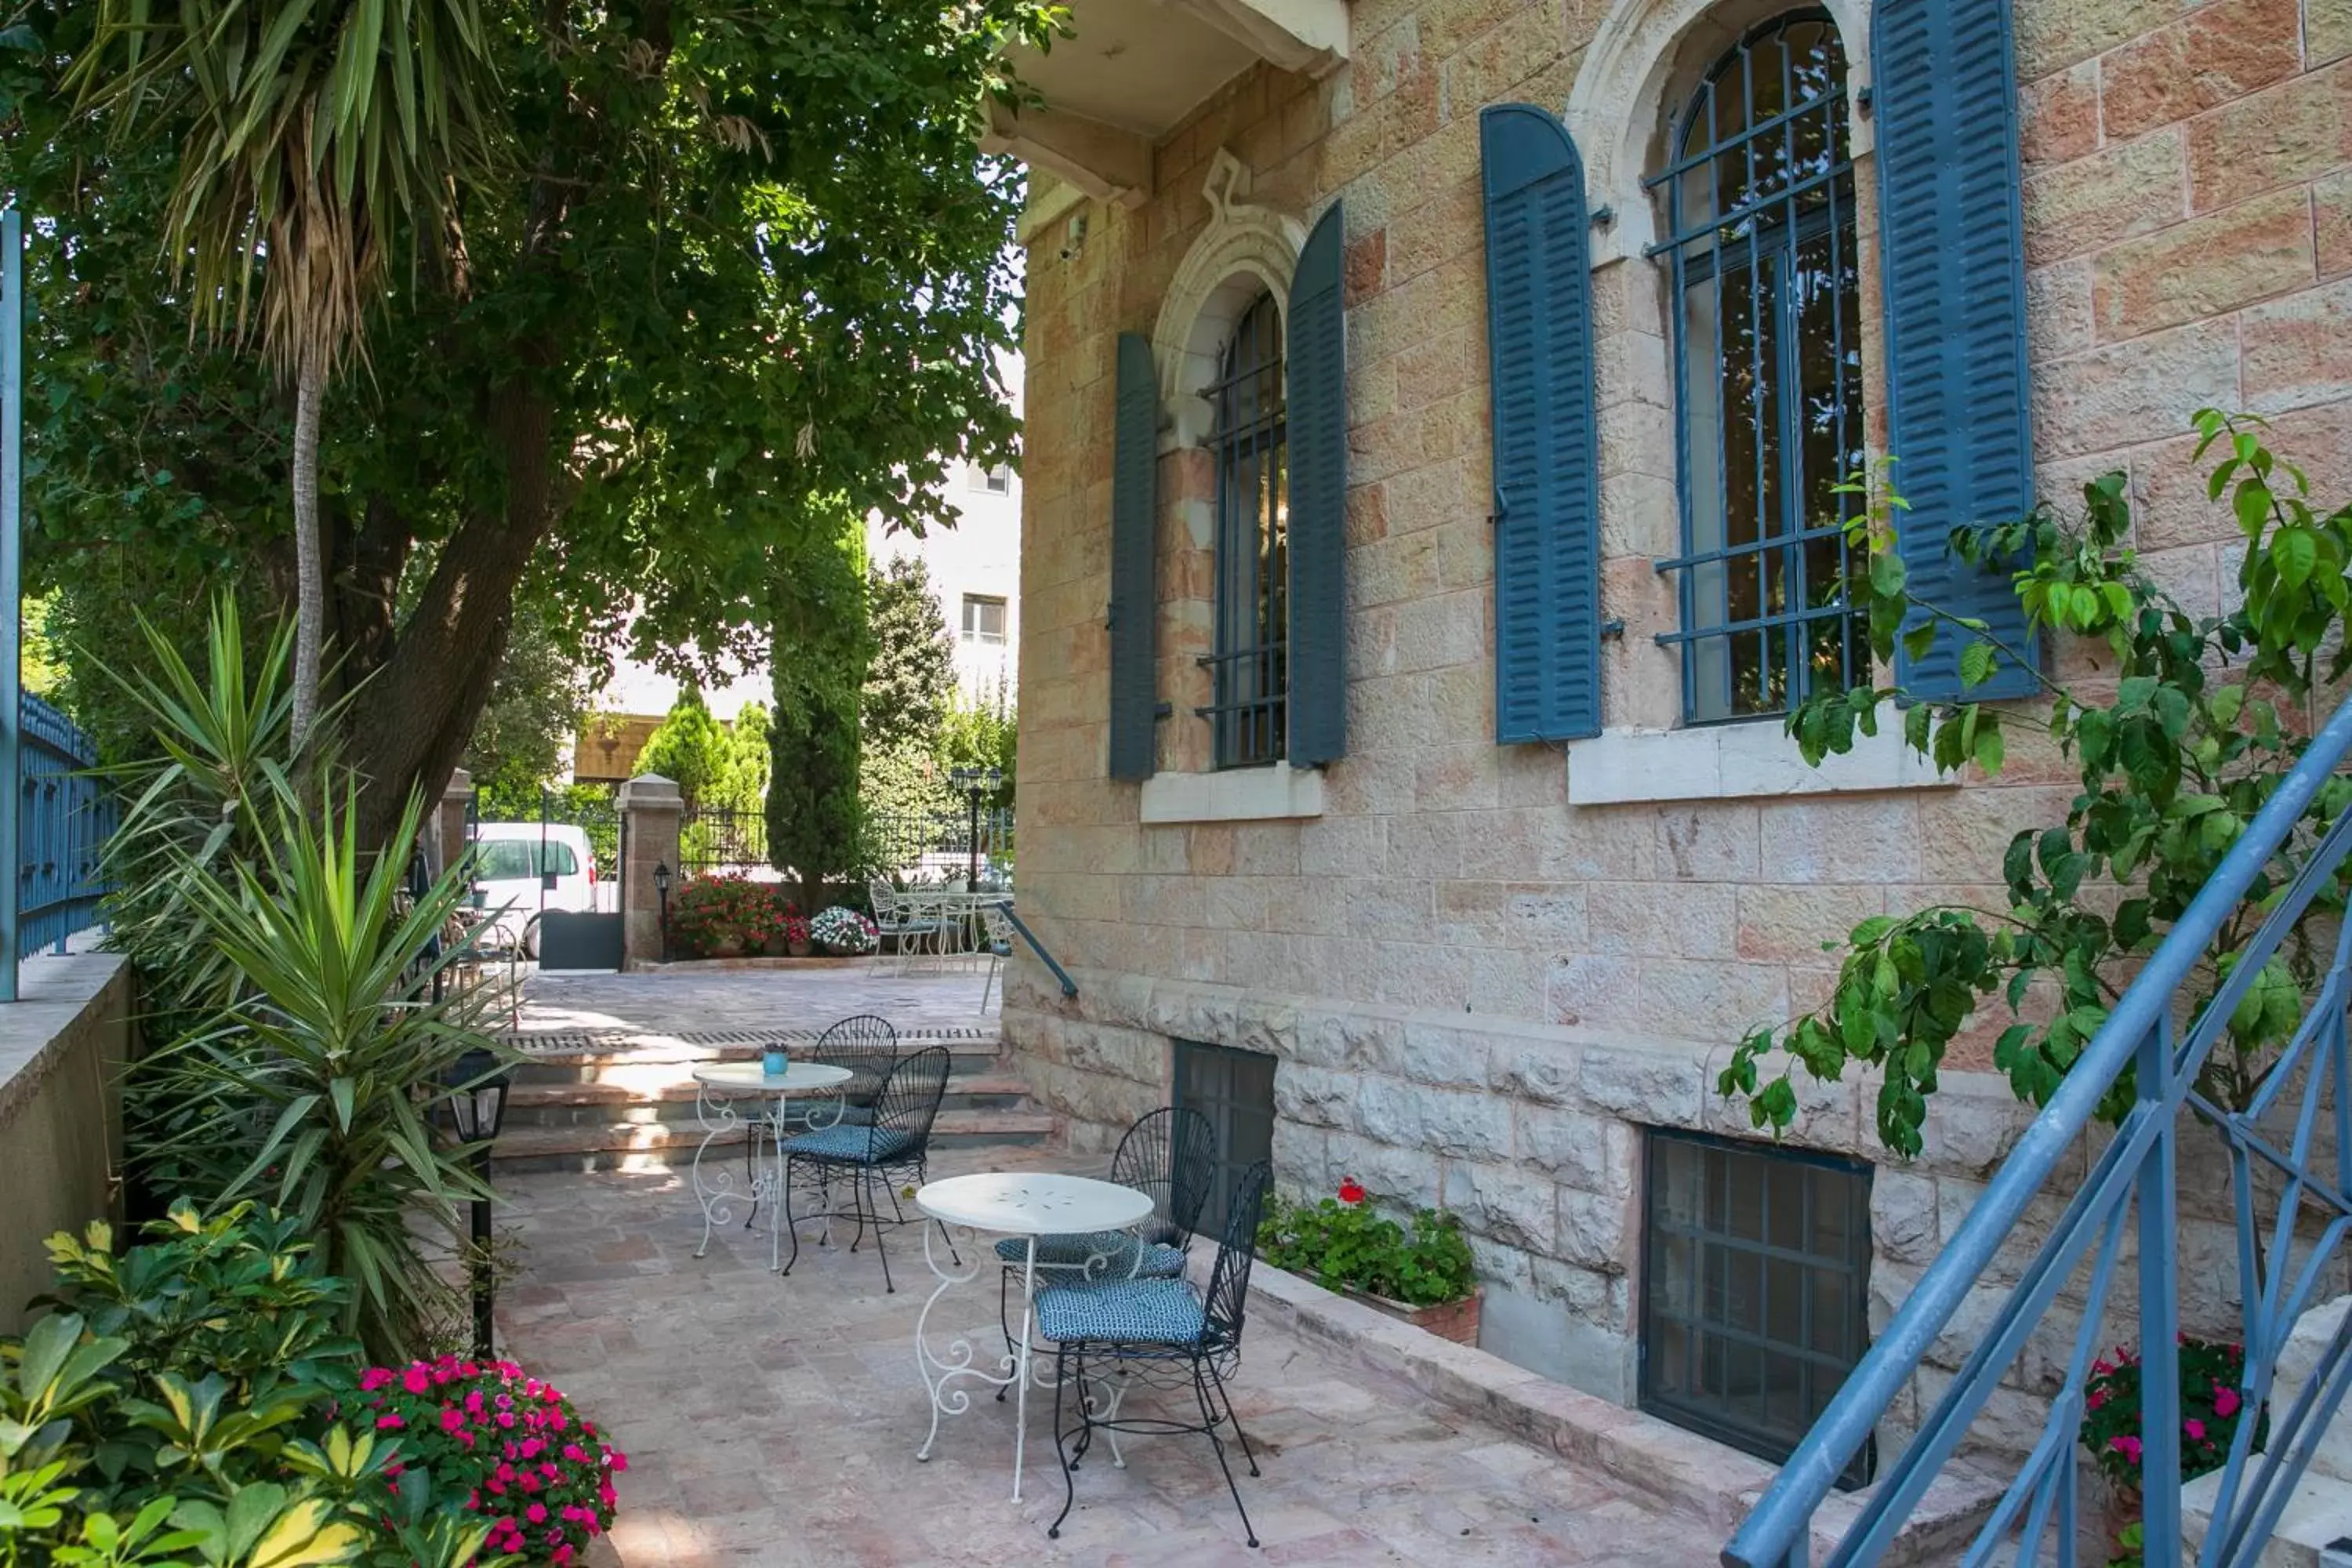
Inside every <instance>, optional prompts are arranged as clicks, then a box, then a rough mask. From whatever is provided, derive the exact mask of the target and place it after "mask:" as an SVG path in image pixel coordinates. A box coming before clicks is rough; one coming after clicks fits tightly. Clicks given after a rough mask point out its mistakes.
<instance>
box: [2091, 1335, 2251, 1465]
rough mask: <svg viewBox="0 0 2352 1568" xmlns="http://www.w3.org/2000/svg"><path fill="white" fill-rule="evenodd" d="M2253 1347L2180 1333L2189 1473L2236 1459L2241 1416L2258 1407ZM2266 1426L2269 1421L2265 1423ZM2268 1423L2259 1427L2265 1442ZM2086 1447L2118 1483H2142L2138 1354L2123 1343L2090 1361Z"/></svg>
mask: <svg viewBox="0 0 2352 1568" xmlns="http://www.w3.org/2000/svg"><path fill="white" fill-rule="evenodd" d="M2245 1374H2246V1348H2245V1346H2243V1345H2242V1344H2238V1343H2235V1342H2224V1341H2221V1340H2200V1339H2199V1338H2197V1337H2196V1336H2195V1335H2193V1334H2183V1335H2181V1336H2180V1476H2181V1479H2183V1480H2188V1479H2193V1478H2195V1477H2197V1476H2201V1475H2203V1474H2205V1473H2206V1472H2207V1471H2208V1470H2218V1469H2220V1468H2221V1467H2222V1465H2223V1464H2225V1463H2227V1462H2228V1460H2229V1458H2230V1444H2231V1441H2232V1440H2233V1439H2234V1438H2235V1437H2236V1436H2237V1433H2238V1423H2239V1422H2240V1421H2242V1420H2244V1419H2245V1418H2246V1417H2247V1415H2250V1414H2252V1415H2254V1416H2255V1418H2256V1419H2257V1420H2263V1415H2262V1413H2261V1412H2259V1411H2254V1412H2249V1411H2248V1409H2247V1408H2246V1397H2245V1393H2244V1380H2245ZM2264 1425H2267V1422H2265V1423H2264ZM2263 1436H2264V1431H2263V1426H2256V1427H2255V1429H2254V1445H2255V1447H2261V1446H2262V1442H2263ZM2082 1443H2083V1447H2084V1448H2086V1449H2088V1450H2089V1451H2090V1454H2091V1457H2092V1458H2095V1459H2096V1460H2097V1461H2098V1464H2099V1468H2100V1469H2101V1470H2102V1471H2103V1472H2105V1475H2106V1477H2107V1479H2109V1480H2111V1481H2113V1482H2115V1483H2116V1485H2118V1486H2124V1487H2129V1488H2131V1489H2134V1490H2137V1489H2138V1488H2139V1484H2140V1363H2139V1353H2138V1352H2137V1351H2134V1350H2133V1349H2131V1347H2129V1346H2128V1345H2117V1346H2116V1349H2115V1352H2114V1353H2113V1354H2112V1355H2106V1356H2102V1357H2100V1358H2099V1359H2098V1360H2097V1361H2095V1362H2093V1363H2091V1375H2090V1378H2089V1380H2088V1381H2087V1382H2085V1383H2084V1385H2083V1430H2082Z"/></svg>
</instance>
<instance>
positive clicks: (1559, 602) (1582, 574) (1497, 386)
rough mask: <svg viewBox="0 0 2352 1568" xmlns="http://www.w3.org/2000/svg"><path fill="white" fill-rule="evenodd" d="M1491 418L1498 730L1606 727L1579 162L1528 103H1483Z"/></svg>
mask: <svg viewBox="0 0 2352 1568" xmlns="http://www.w3.org/2000/svg"><path fill="white" fill-rule="evenodd" d="M1478 134H1479V150H1480V155H1481V158H1482V160H1483V162H1484V164H1485V174H1486V356H1487V374H1488V376H1489V378H1490V381H1491V384H1492V386H1493V390H1494V432H1495V738H1496V740H1497V741H1499V742H1511V741H1565V740H1572V739H1575V738H1576V737H1578V736H1581V735H1596V734H1599V733H1600V732H1601V480H1600V473H1601V464H1600V437H1599V435H1598V431H1597V428H1596V425H1595V410H1594V406H1593V395H1592V256H1591V225H1590V220H1589V218H1588V216H1587V215H1586V212H1585V206H1584V163H1583V160H1582V159H1580V158H1579V157H1578V156H1577V155H1576V144H1575V143H1574V142H1571V141H1570V140H1569V135H1568V132H1567V130H1566V129H1565V128H1563V127H1562V126H1561V124H1560V122H1559V121H1558V120H1555V119H1554V118H1552V116H1551V115H1550V114H1549V113H1547V112H1546V111H1544V110H1540V109H1538V108H1536V107H1535V106H1533V105H1532V104H1525V103H1498V104H1496V105H1494V106H1493V107H1491V108H1488V109H1486V110H1481V111H1480V113H1479V116H1478Z"/></svg>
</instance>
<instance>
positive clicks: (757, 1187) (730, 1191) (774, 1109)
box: [693, 1062, 850, 1269]
mask: <svg viewBox="0 0 2352 1568" xmlns="http://www.w3.org/2000/svg"><path fill="white" fill-rule="evenodd" d="M849 1079H850V1072H849V1069H848V1068H837V1067H831V1066H828V1065H827V1064H825V1063H824V1062H788V1063H786V1064H785V1066H784V1071H783V1076H782V1077H781V1078H771V1077H769V1076H768V1075H767V1074H766V1073H765V1072H762V1071H761V1067H760V1064H759V1063H758V1062H713V1063H711V1064H710V1065H709V1067H698V1068H695V1069H694V1115H695V1120H696V1121H699V1122H701V1123H702V1130H703V1131H702V1142H700V1143H698V1144H697V1145H695V1150H694V1170H693V1180H694V1197H695V1201H696V1202H697V1203H698V1204H700V1205H702V1245H701V1246H700V1247H696V1248H695V1249H694V1255H695V1256H696V1257H697V1258H699V1257H701V1256H702V1255H703V1254H704V1253H706V1252H709V1250H710V1227H711V1226H714V1225H725V1224H726V1223H727V1222H728V1221H730V1220H731V1219H733V1218H734V1217H735V1214H734V1205H735V1199H736V1198H737V1197H739V1196H740V1197H744V1198H747V1199H749V1201H750V1202H751V1209H752V1212H753V1213H754V1214H756V1213H758V1212H759V1207H760V1203H761V1200H762V1199H766V1200H767V1201H768V1202H769V1203H770V1205H772V1206H774V1207H775V1209H776V1212H777V1213H778V1214H779V1215H781V1213H782V1206H781V1205H782V1202H783V1191H784V1152H783V1142H784V1126H785V1115H784V1111H785V1102H786V1101H788V1100H792V1099H793V1098H794V1097H795V1096H800V1095H819V1094H824V1093H826V1092H827V1091H828V1090H831V1091H834V1100H833V1104H832V1106H831V1108H830V1109H831V1110H832V1112H833V1114H832V1115H831V1116H826V1115H825V1110H826V1109H827V1108H826V1107H824V1106H811V1107H810V1108H809V1109H808V1110H807V1112H806V1113H805V1114H804V1115H803V1118H802V1120H803V1122H804V1123H805V1124H806V1125H807V1126H809V1127H811V1128H821V1127H830V1126H832V1125H833V1124H834V1123H835V1122H837V1121H840V1120H841V1113H842V1110H843V1109H844V1102H843V1100H841V1098H840V1095H839V1092H838V1091H839V1089H840V1088H841V1086H842V1085H843V1084H845V1083H847V1082H848V1081H849ZM737 1100H756V1101H759V1102H761V1108H760V1109H759V1110H755V1111H754V1112H753V1113H752V1114H751V1117H749V1118H748V1119H747V1118H745V1117H743V1116H741V1115H740V1114H739V1113H738V1112H737V1111H736V1109H735V1102H736V1101H737ZM770 1102H772V1103H770ZM747 1120H748V1121H749V1124H750V1127H751V1147H752V1153H751V1159H752V1169H753V1172H754V1174H753V1175H752V1177H751V1190H750V1191H749V1192H747V1193H740V1194H739V1193H738V1192H736V1190H735V1173H734V1172H733V1171H730V1170H729V1169H728V1168H727V1163H726V1161H725V1160H724V1159H723V1158H722V1159H721V1160H720V1162H719V1168H718V1170H716V1171H714V1172H713V1173H710V1174H709V1176H705V1175H704V1174H703V1172H702V1156H703V1153H704V1152H705V1151H707V1150H708V1149H709V1147H710V1145H711V1143H712V1142H713V1141H714V1140H716V1139H717V1138H718V1137H719V1135H720V1134H721V1133H725V1132H731V1131H734V1130H735V1129H736V1128H738V1127H741V1126H744V1125H745V1124H746V1121H747ZM762 1139H766V1140H767V1141H769V1142H771V1143H772V1144H773V1145H774V1146H775V1151H776V1160H775V1166H774V1169H773V1170H772V1171H771V1170H770V1169H769V1167H768V1165H767V1164H766V1163H765V1162H764V1161H762V1160H761V1156H760V1143H761V1140H762ZM782 1238H783V1222H782V1219H781V1218H777V1219H772V1221H771V1223H770V1224H769V1226H768V1267H769V1268H770V1269H775V1268H781V1267H782V1263H783V1251H782Z"/></svg>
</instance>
